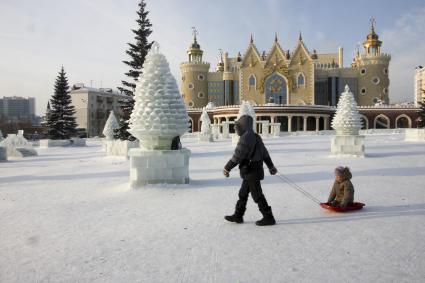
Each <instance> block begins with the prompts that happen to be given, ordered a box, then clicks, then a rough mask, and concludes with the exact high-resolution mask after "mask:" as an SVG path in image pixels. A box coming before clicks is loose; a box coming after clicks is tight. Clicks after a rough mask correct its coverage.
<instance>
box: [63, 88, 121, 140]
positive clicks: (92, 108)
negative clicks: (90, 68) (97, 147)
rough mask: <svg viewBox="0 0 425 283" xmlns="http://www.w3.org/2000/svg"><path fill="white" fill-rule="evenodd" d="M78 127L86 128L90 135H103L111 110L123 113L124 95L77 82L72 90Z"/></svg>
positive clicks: (116, 113)
mask: <svg viewBox="0 0 425 283" xmlns="http://www.w3.org/2000/svg"><path fill="white" fill-rule="evenodd" d="M70 94H71V99H72V105H73V106H74V107H75V111H76V112H75V118H76V122H77V128H79V129H85V130H86V132H87V136H88V137H95V136H101V135H102V131H103V128H104V126H105V123H106V120H107V119H108V116H109V112H110V111H111V110H113V111H114V113H115V115H116V116H117V118H119V116H120V115H121V107H120V106H121V103H120V101H121V100H122V99H123V98H124V97H125V96H124V95H122V94H120V93H118V92H114V91H112V89H106V88H99V89H98V88H91V87H86V86H84V85H83V84H75V85H74V86H73V87H72V89H71V91H70Z"/></svg>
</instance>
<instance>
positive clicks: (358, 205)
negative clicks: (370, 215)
mask: <svg viewBox="0 0 425 283" xmlns="http://www.w3.org/2000/svg"><path fill="white" fill-rule="evenodd" d="M320 206H321V207H323V208H324V209H328V210H332V211H335V212H347V211H352V210H359V209H362V208H363V206H365V204H364V203H361V202H353V203H352V204H351V205H349V206H347V207H346V208H341V207H337V206H332V205H329V204H327V203H321V204H320Z"/></svg>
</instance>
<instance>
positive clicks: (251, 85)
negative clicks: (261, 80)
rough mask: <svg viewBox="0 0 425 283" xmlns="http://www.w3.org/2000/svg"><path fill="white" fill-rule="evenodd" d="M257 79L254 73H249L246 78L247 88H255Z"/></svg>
mask: <svg viewBox="0 0 425 283" xmlns="http://www.w3.org/2000/svg"><path fill="white" fill-rule="evenodd" d="M256 81H257V79H256V78H255V75H250V76H249V79H248V87H249V88H255V84H256Z"/></svg>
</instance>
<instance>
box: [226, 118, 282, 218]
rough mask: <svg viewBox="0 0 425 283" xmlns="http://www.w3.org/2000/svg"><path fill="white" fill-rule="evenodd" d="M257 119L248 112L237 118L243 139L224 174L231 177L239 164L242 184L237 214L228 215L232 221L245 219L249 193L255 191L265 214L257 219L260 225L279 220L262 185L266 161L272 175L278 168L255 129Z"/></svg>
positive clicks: (237, 125) (236, 126) (262, 212)
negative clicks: (254, 119) (276, 218)
mask: <svg viewBox="0 0 425 283" xmlns="http://www.w3.org/2000/svg"><path fill="white" fill-rule="evenodd" d="M253 122H254V121H253V119H252V117H251V116H248V115H243V116H241V117H240V118H239V119H238V120H237V121H236V122H235V130H236V134H237V135H238V136H240V139H239V142H238V144H237V146H236V148H235V152H234V153H233V156H232V158H231V159H230V160H229V161H228V162H227V164H226V165H225V166H224V170H223V174H224V175H225V176H226V177H229V175H230V171H231V170H232V169H233V168H235V167H236V166H237V165H239V171H240V176H241V178H242V185H241V188H240V190H239V194H238V196H239V199H238V201H237V202H236V207H235V212H234V214H233V215H228V216H225V217H224V218H225V219H226V220H227V221H230V222H235V223H243V215H244V214H245V210H246V204H247V202H248V196H249V193H251V197H252V199H253V200H254V202H255V203H256V204H257V205H258V208H259V210H260V212H261V214H262V215H263V218H262V219H261V220H258V221H256V222H255V224H256V225H258V226H267V225H274V224H276V220H275V218H274V216H273V213H272V209H271V207H270V206H269V204H268V203H267V200H266V197H265V196H264V194H263V190H262V188H261V180H263V179H264V169H263V162H264V163H266V165H267V167H268V169H269V171H270V174H271V175H275V174H276V173H277V169H276V167H275V166H274V165H273V162H272V160H271V158H270V155H269V152H268V151H267V148H266V147H265V146H264V143H263V140H262V139H261V137H260V136H259V135H257V134H256V133H254V131H253Z"/></svg>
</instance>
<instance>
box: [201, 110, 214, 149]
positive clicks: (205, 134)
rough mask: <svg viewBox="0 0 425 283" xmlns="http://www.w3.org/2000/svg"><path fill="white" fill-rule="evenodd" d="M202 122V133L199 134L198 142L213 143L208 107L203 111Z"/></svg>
mask: <svg viewBox="0 0 425 283" xmlns="http://www.w3.org/2000/svg"><path fill="white" fill-rule="evenodd" d="M201 122H202V125H201V132H200V133H199V134H198V142H212V141H213V135H212V132H211V120H210V117H209V116H208V112H207V109H206V107H204V108H203V109H202V115H201Z"/></svg>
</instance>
